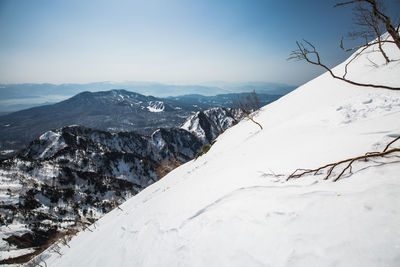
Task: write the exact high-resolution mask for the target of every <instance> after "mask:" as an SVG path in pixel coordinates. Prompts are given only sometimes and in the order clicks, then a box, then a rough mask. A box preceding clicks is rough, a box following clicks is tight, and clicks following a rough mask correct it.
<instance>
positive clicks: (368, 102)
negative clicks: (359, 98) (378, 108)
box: [362, 98, 373, 104]
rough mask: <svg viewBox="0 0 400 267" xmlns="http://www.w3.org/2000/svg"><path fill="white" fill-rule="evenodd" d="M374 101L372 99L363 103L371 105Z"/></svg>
mask: <svg viewBox="0 0 400 267" xmlns="http://www.w3.org/2000/svg"><path fill="white" fill-rule="evenodd" d="M372 101H373V100H372V98H370V99H368V100H365V101H363V102H362V103H363V104H371V103H372Z"/></svg>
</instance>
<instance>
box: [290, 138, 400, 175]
mask: <svg viewBox="0 0 400 267" xmlns="http://www.w3.org/2000/svg"><path fill="white" fill-rule="evenodd" d="M398 140H400V136H398V137H396V138H395V139H394V140H392V141H391V142H390V143H388V144H387V145H386V147H385V149H384V150H383V151H382V152H369V153H366V154H365V155H362V156H358V157H353V158H348V159H344V160H341V161H337V162H333V163H329V164H326V165H324V166H321V167H319V168H316V169H296V170H295V171H294V172H293V173H292V174H290V175H289V176H288V177H287V178H286V181H289V180H290V179H292V178H300V177H302V176H304V175H307V174H314V175H316V174H318V173H319V172H320V171H321V170H323V169H326V168H329V169H328V172H327V174H326V176H325V178H324V179H325V180H327V179H328V178H329V177H330V176H331V175H332V172H333V170H334V169H335V168H336V167H338V166H340V165H342V164H345V163H347V164H346V165H345V167H344V168H343V169H342V170H341V171H340V173H339V174H338V175H337V176H336V178H334V179H333V181H334V182H336V181H337V180H339V179H340V178H341V177H342V176H343V174H344V173H345V172H346V171H347V170H350V173H351V167H352V164H353V163H354V162H356V161H359V160H365V161H367V160H368V159H369V158H376V157H385V156H386V155H389V154H393V153H396V152H400V148H392V149H389V147H390V146H391V145H392V144H393V143H394V142H396V141H398Z"/></svg>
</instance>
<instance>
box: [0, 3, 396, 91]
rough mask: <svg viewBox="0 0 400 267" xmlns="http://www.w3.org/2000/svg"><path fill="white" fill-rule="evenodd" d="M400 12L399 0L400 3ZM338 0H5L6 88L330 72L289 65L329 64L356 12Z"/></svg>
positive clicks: (339, 56) (1, 23)
mask: <svg viewBox="0 0 400 267" xmlns="http://www.w3.org/2000/svg"><path fill="white" fill-rule="evenodd" d="M386 1H388V2H390V3H391V5H392V6H391V8H392V9H393V6H396V8H397V7H398V5H399V4H398V2H397V3H395V4H393V3H392V2H393V1H391V0H386ZM335 3H336V1H329V0H323V1H321V0H301V1H294V0H279V1H278V0H263V1H257V0H202V1H199V0H168V1H167V0H146V1H144V0H143V1H135V0H133V1H120V0H113V1H111V0H110V1H101V0H96V1H94V0H93V1H92V0H78V1H76V0H68V1H61V0H35V1H31V0H0V36H1V37H0V62H1V63H0V83H44V82H48V83H87V82H98V81H116V82H120V81H151V82H163V83H181V84H185V83H187V84H189V83H190V84H196V83H197V84H199V83H204V82H213V81H226V82H246V81H266V82H278V83H285V84H291V85H299V84H302V83H305V82H307V81H308V80H310V79H312V78H314V77H316V76H317V75H319V74H320V73H322V70H321V69H319V68H318V67H316V66H311V65H308V64H306V63H305V62H293V61H287V60H286V59H287V58H288V55H289V53H290V52H291V50H294V49H295V48H296V45H295V42H296V40H301V39H303V38H305V39H307V40H309V41H311V42H313V43H314V44H315V45H316V46H317V48H318V50H319V51H320V53H321V56H322V59H323V60H324V61H325V62H326V63H327V65H329V66H335V65H336V64H338V63H340V62H341V61H343V60H344V59H345V58H347V57H348V56H349V54H346V53H343V52H342V51H341V50H340V49H339V47H338V44H339V42H340V38H341V36H343V35H346V33H347V32H348V31H349V30H351V29H352V16H351V9H350V8H344V7H342V8H333V5H334V4H335Z"/></svg>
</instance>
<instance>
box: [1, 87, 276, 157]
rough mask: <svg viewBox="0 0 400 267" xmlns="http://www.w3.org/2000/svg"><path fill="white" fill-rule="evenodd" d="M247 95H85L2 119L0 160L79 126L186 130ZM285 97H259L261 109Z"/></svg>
mask: <svg viewBox="0 0 400 267" xmlns="http://www.w3.org/2000/svg"><path fill="white" fill-rule="evenodd" d="M247 94H248V93H241V94H223V95H216V96H202V95H185V96H179V97H167V98H157V97H153V96H144V95H141V94H138V93H135V92H130V91H126V90H122V89H121V90H111V91H101V92H95V93H92V92H82V93H79V94H77V95H75V96H74V97H72V98H69V99H67V100H64V101H61V102H59V103H56V104H52V105H45V106H40V107H34V108H30V109H26V110H22V111H18V112H14V113H10V114H7V115H3V116H0V151H1V153H2V155H0V156H2V157H3V158H5V157H7V156H9V155H12V154H13V153H15V151H16V150H19V149H21V148H22V147H23V146H25V145H27V144H28V143H29V142H30V141H32V140H34V139H35V138H37V137H38V136H39V135H41V134H43V133H44V132H46V131H49V130H52V129H58V128H61V127H65V126H69V125H73V124H79V125H82V126H85V127H89V128H94V129H99V130H104V131H110V132H120V131H135V132H137V133H140V134H147V135H149V134H151V133H152V132H154V131H155V130H156V129H158V128H170V127H180V126H181V124H182V123H183V122H184V121H185V120H186V119H187V117H189V116H190V115H193V114H194V113H195V112H197V111H201V110H206V109H209V108H212V107H232V101H233V100H235V99H237V98H243V97H245V96H246V95H247ZM279 97H281V95H269V94H258V98H259V100H260V105H261V106H263V105H266V104H268V103H271V102H272V101H275V100H276V99H278V98H279Z"/></svg>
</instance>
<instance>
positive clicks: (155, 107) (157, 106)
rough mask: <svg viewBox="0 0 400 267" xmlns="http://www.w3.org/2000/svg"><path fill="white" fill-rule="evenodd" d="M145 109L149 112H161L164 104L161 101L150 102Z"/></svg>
mask: <svg viewBox="0 0 400 267" xmlns="http://www.w3.org/2000/svg"><path fill="white" fill-rule="evenodd" d="M147 109H148V110H149V111H150V112H163V111H164V109H165V106H164V102H162V101H150V102H149V106H148V107H147Z"/></svg>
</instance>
